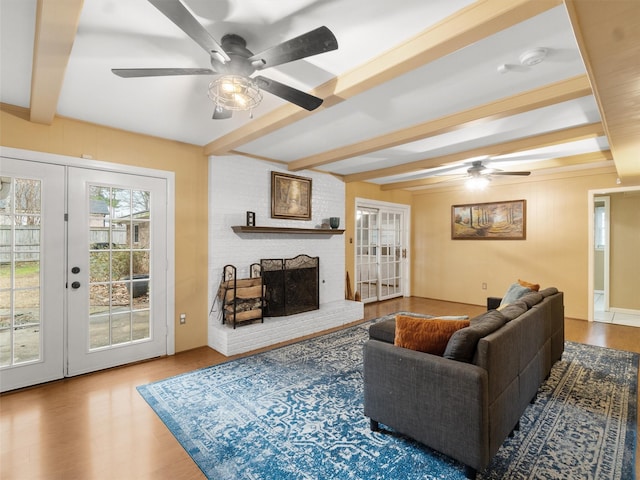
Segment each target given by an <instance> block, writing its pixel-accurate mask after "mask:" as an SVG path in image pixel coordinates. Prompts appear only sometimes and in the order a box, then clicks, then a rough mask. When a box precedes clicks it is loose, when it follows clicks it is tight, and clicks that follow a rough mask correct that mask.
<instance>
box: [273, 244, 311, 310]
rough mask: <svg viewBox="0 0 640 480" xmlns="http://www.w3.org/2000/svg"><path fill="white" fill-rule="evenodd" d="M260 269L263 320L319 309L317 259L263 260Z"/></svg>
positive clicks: (298, 257)
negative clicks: (264, 305)
mask: <svg viewBox="0 0 640 480" xmlns="http://www.w3.org/2000/svg"><path fill="white" fill-rule="evenodd" d="M260 265H262V279H263V282H264V285H265V291H266V293H265V297H266V308H265V313H264V316H266V317H283V316H286V315H294V314H296V313H302V312H308V311H310V310H317V309H318V308H320V295H319V272H320V259H319V258H318V257H309V256H308V255H298V256H297V257H294V258H288V259H287V258H285V259H262V260H260Z"/></svg>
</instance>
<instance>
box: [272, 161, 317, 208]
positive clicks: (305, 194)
mask: <svg viewBox="0 0 640 480" xmlns="http://www.w3.org/2000/svg"><path fill="white" fill-rule="evenodd" d="M271 218H289V219H294V220H311V179H310V178H306V177H297V176H295V175H289V174H288V173H280V172H271Z"/></svg>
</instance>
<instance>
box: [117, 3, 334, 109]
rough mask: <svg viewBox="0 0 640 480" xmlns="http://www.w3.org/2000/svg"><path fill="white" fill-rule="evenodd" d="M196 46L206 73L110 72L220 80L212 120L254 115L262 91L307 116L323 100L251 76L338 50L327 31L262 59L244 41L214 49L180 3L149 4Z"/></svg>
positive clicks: (212, 92)
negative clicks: (205, 59)
mask: <svg viewBox="0 0 640 480" xmlns="http://www.w3.org/2000/svg"><path fill="white" fill-rule="evenodd" d="M148 1H149V3H151V4H152V5H153V6H154V7H156V8H157V9H158V10H160V12H162V13H163V14H164V15H165V16H166V17H167V18H168V19H169V20H171V21H172V22H173V23H175V24H176V25H177V26H178V27H179V28H180V29H181V30H182V31H183V32H185V33H186V34H187V35H188V36H189V37H191V38H192V39H193V40H194V41H195V42H196V43H197V44H198V45H200V46H201V47H202V48H203V49H204V50H205V51H206V52H207V53H208V54H209V56H210V57H211V66H212V67H213V68H212V69H209V68H113V69H111V71H112V72H113V73H114V74H116V75H118V76H119V77H124V78H135V77H158V76H169V75H218V77H217V78H216V79H214V81H212V82H211V84H210V85H209V97H210V98H211V99H212V100H213V101H214V103H215V109H214V113H213V118H214V119H224V118H230V117H231V115H232V112H233V111H234V110H252V109H253V108H254V107H256V106H257V105H258V104H259V103H260V101H261V100H262V93H261V90H264V91H266V92H269V93H271V94H273V95H275V96H277V97H280V98H282V99H283V100H286V101H288V102H291V103H293V104H295V105H298V106H300V107H302V108H304V109H306V110H309V111H311V110H314V109H316V108H318V107H319V106H320V105H321V104H322V101H323V100H322V99H321V98H318V97H315V96H313V95H310V94H308V93H306V92H303V91H301V90H298V89H296V88H293V87H291V86H289V85H285V84H283V83H280V82H277V81H275V80H271V79H269V78H266V77H263V76H262V75H258V76H256V77H251V75H253V73H255V72H256V71H259V70H264V69H265V68H269V67H275V66H277V65H282V64H284V63H289V62H293V61H295V60H300V59H302V58H307V57H310V56H312V55H318V54H320V53H324V52H329V51H332V50H336V49H337V48H338V41H337V40H336V38H335V36H334V35H333V33H332V32H331V30H329V29H328V28H327V27H324V26H323V27H319V28H316V29H315V30H311V31H310V32H307V33H304V34H302V35H299V36H297V37H295V38H292V39H290V40H287V41H285V42H282V43H280V44H278V45H275V46H273V47H271V48H268V49H266V50H264V51H262V52H260V53H256V54H254V53H253V52H251V51H250V50H249V49H247V46H246V45H247V44H246V41H245V39H244V38H242V37H241V36H239V35H235V34H233V33H231V34H227V35H224V36H223V37H222V39H221V40H220V43H218V42H217V41H216V40H215V39H214V38H213V37H212V36H211V34H210V33H209V32H208V31H207V30H206V29H205V28H204V27H203V26H202V24H201V23H200V22H198V20H197V19H196V18H195V17H194V16H193V15H192V14H191V12H190V11H189V10H187V8H186V7H185V6H184V5H183V4H182V2H181V1H180V0H148Z"/></svg>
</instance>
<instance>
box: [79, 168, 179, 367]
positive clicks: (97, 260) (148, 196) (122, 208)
mask: <svg viewBox="0 0 640 480" xmlns="http://www.w3.org/2000/svg"><path fill="white" fill-rule="evenodd" d="M68 202H69V206H68V212H69V215H68V225H67V228H68V241H67V242H68V265H67V324H68V367H67V375H77V374H80V373H86V372H91V371H95V370H99V369H102V368H108V367H113V366H116V365H122V364H125V363H131V362H134V361H138V360H143V359H146V358H152V357H155V356H159V355H163V354H165V353H166V351H167V350H166V334H167V330H166V323H167V316H166V309H165V308H164V299H165V298H166V295H167V278H166V270H167V268H166V267H167V261H166V255H165V252H166V249H167V224H166V214H165V212H166V204H167V197H166V185H165V180H163V179H159V178H153V177H142V176H139V175H127V174H122V173H113V172H103V171H98V170H89V169H84V168H73V167H71V168H69V170H68Z"/></svg>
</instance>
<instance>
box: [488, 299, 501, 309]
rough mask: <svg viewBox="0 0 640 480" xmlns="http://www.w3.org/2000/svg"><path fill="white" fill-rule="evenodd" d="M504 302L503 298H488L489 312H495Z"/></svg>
mask: <svg viewBox="0 0 640 480" xmlns="http://www.w3.org/2000/svg"><path fill="white" fill-rule="evenodd" d="M500 302H502V298H501V297H487V310H495V309H496V308H498V307H499V306H500Z"/></svg>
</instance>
